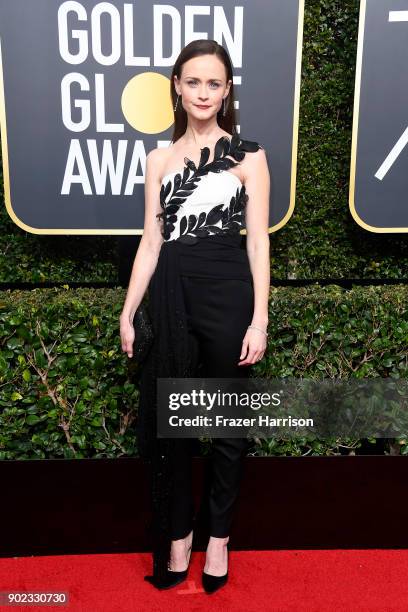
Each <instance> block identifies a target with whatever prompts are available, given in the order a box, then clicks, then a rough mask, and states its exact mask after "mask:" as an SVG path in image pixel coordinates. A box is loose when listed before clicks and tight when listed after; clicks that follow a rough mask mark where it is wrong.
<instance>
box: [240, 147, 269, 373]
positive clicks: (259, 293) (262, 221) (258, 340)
mask: <svg viewBox="0 0 408 612" xmlns="http://www.w3.org/2000/svg"><path fill="white" fill-rule="evenodd" d="M242 166H243V170H244V173H245V188H246V192H247V194H248V197H249V199H248V202H247V205H246V232H247V240H246V248H247V253H248V259H249V265H250V268H251V273H252V278H253V284H254V312H253V317H252V321H251V325H254V326H255V327H258V328H260V330H263V331H265V332H266V329H267V326H268V299H269V285H270V253H269V233H268V226H269V195H270V176H269V169H268V162H267V158H266V154H265V150H264V149H259V150H258V151H256V152H255V153H247V155H246V156H245V162H244V163H243V164H242ZM260 330H258V329H248V330H247V333H246V334H245V337H244V340H243V343H242V352H241V359H243V358H244V357H245V359H244V360H243V361H240V362H239V365H246V364H252V363H255V362H256V361H259V360H260V359H262V357H263V353H264V352H265V349H266V346H267V343H266V335H265V334H263V333H262V331H260Z"/></svg>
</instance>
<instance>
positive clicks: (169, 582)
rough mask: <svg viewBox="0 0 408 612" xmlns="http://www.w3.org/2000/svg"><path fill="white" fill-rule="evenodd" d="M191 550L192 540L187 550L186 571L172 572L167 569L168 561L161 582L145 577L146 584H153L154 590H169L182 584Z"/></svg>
mask: <svg viewBox="0 0 408 612" xmlns="http://www.w3.org/2000/svg"><path fill="white" fill-rule="evenodd" d="M192 548H193V540H192V539H191V546H190V547H189V549H188V565H187V569H185V570H183V571H181V572H174V571H173V570H171V569H169V566H170V561H168V563H167V571H166V574H165V575H164V578H163V579H162V580H160V581H158V580H157V578H155V577H154V576H145V577H144V579H145V580H146V581H147V582H150V583H151V584H153V586H155V587H156V589H171V588H172V587H174V586H177V585H178V584H181V583H182V582H184V580H185V579H186V578H187V576H188V570H189V568H190V559H191V551H192Z"/></svg>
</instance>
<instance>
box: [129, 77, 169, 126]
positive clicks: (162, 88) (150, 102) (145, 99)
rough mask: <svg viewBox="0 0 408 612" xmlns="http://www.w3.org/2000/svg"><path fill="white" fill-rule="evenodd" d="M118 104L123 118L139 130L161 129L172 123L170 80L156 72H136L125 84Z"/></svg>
mask: <svg viewBox="0 0 408 612" xmlns="http://www.w3.org/2000/svg"><path fill="white" fill-rule="evenodd" d="M121 106H122V112H123V115H124V117H125V119H126V121H127V122H128V123H129V124H130V125H131V126H132V127H133V128H134V129H135V130H137V131H138V132H142V133H144V134H158V133H160V132H164V131H165V130H167V129H168V128H169V127H170V126H171V125H172V124H173V122H174V113H173V108H172V102H171V97H170V80H169V79H168V78H167V77H165V76H163V75H162V74H158V73H157V72H143V73H141V74H137V75H136V76H134V77H133V78H132V79H130V81H129V82H128V83H127V84H126V86H125V88H124V90H123V93H122V98H121Z"/></svg>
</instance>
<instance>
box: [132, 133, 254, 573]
mask: <svg viewBox="0 0 408 612" xmlns="http://www.w3.org/2000/svg"><path fill="white" fill-rule="evenodd" d="M258 148H260V145H259V144H257V143H256V142H253V141H248V140H242V139H241V138H240V137H239V136H238V135H237V134H234V135H233V136H232V138H231V139H229V138H227V137H226V136H222V137H221V138H220V139H219V140H218V141H217V143H216V145H215V147H214V156H213V159H212V160H211V161H209V159H208V158H209V148H208V147H204V148H203V149H201V158H200V161H199V164H198V166H196V165H195V164H194V162H193V161H192V160H189V159H188V158H185V162H186V163H185V166H184V168H183V169H180V170H179V171H175V172H172V173H170V174H168V175H166V176H165V177H164V178H163V180H162V185H161V190H160V203H161V207H162V212H161V213H160V214H159V215H158V217H160V218H162V219H163V230H162V233H163V237H164V242H163V244H162V247H161V250H160V254H159V259H158V262H157V266H156V269H155V272H154V274H153V276H152V278H151V281H150V285H149V304H148V305H149V311H150V315H151V318H152V323H153V328H154V332H155V340H154V343H153V347H152V349H151V350H150V353H149V355H148V357H147V360H146V362H145V364H144V365H143V369H142V373H141V384H140V396H139V414H138V441H139V452H140V454H141V456H142V457H145V458H147V459H149V462H150V465H151V483H152V511H153V512H152V527H153V534H154V536H155V545H154V548H153V579H154V578H155V577H157V579H158V580H160V577H161V576H162V575H163V573H165V572H166V569H167V562H168V559H169V554H170V544H171V540H176V539H179V538H184V537H186V536H187V534H188V533H189V532H190V531H191V529H192V528H193V520H194V506H193V498H192V481H191V454H192V453H191V449H192V439H191V438H182V439H180V438H178V439H176V438H175V439H163V438H157V437H156V408H157V407H156V380H157V377H164V378H169V377H173V376H174V377H178V378H187V377H194V378H195V377H197V378H198V377H211V378H234V377H246V376H248V374H249V367H248V366H238V362H239V361H240V354H241V348H242V340H243V338H244V336H245V333H246V330H247V327H248V325H249V324H250V323H251V320H252V315H253V308H254V292H253V282H252V274H251V271H250V267H249V260H248V256H247V252H246V250H245V249H244V248H243V247H242V237H241V235H240V230H241V229H243V228H244V227H245V206H246V202H247V200H248V195H247V194H246V190H245V186H244V185H243V184H242V183H241V181H240V179H239V178H238V176H237V175H236V174H234V173H232V172H231V171H229V169H230V168H232V167H234V166H236V165H237V164H238V163H239V162H240V161H242V159H243V158H244V156H245V154H246V153H247V152H253V151H257V150H258ZM247 448H248V440H247V439H246V438H244V439H243V438H214V439H213V440H212V456H211V486H210V489H209V496H208V499H207V500H206V504H207V509H208V520H209V535H210V536H215V537H226V536H228V535H229V530H230V526H231V522H232V517H233V507H234V503H235V500H236V498H237V496H238V492H239V483H240V478H241V472H242V460H243V457H244V455H245V453H246V450H247Z"/></svg>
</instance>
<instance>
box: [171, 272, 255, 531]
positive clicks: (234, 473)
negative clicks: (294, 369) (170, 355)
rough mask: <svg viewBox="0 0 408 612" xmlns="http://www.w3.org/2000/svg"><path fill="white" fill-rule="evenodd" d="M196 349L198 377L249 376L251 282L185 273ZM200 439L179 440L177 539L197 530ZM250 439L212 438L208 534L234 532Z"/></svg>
mask: <svg viewBox="0 0 408 612" xmlns="http://www.w3.org/2000/svg"><path fill="white" fill-rule="evenodd" d="M181 278H182V285H183V292H184V298H185V304H186V312H187V323H188V330H189V339H190V341H191V351H192V352H193V358H194V363H195V365H196V366H197V377H208V378H235V377H247V376H248V374H249V369H250V367H251V366H248V365H246V366H238V365H237V364H238V362H239V361H240V354H241V348H242V340H243V338H244V336H245V333H246V330H247V327H248V325H249V324H250V323H251V320H252V315H253V308H254V292H253V286H252V283H251V282H248V281H246V280H239V279H234V280H233V279H227V280H225V279H209V278H193V277H187V276H182V277H181ZM194 442H195V440H194V439H192V438H180V439H178V440H177V443H176V450H175V452H174V455H173V457H172V460H173V462H174V463H173V473H174V492H173V498H172V511H171V532H172V539H173V540H177V539H180V538H185V537H186V536H187V535H188V534H189V533H190V531H191V529H192V528H193V521H194V514H195V508H194V502H193V495H192V469H191V468H192V465H191V464H192V461H191V458H192V451H193V448H194ZM247 449H248V439H247V438H213V440H212V455H211V457H210V460H211V472H210V473H211V479H210V487H209V493H208V497H207V499H205V500H204V505H203V507H204V508H206V510H207V513H208V519H209V532H210V533H209V535H210V536H214V537H218V538H224V537H226V536H228V535H229V531H230V527H231V522H232V518H233V509H234V505H235V501H236V499H237V497H238V493H239V486H240V481H241V476H242V467H243V458H244V456H245V454H246V451H247Z"/></svg>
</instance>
